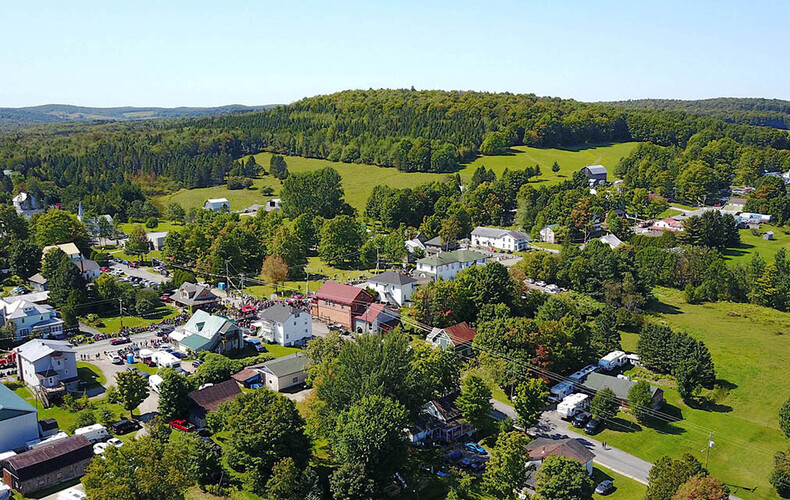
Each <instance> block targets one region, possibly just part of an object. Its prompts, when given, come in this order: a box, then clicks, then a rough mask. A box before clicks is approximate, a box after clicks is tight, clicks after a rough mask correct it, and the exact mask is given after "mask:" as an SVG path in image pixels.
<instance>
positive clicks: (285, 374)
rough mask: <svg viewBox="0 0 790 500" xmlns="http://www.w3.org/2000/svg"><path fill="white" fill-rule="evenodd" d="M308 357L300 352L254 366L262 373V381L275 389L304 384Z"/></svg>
mask: <svg viewBox="0 0 790 500" xmlns="http://www.w3.org/2000/svg"><path fill="white" fill-rule="evenodd" d="M307 362H308V359H307V357H306V356H304V355H303V354H302V353H300V352H295V353H293V354H290V355H288V356H283V357H281V358H277V359H273V360H271V361H266V362H265V363H261V364H260V365H255V366H252V367H251V368H254V369H257V370H258V371H259V372H260V373H261V382H262V383H263V384H264V385H265V386H266V387H267V388H269V389H271V390H273V391H282V390H285V389H288V388H289V387H293V386H295V385H299V384H303V383H304V381H305V379H306V378H307V370H306V368H307Z"/></svg>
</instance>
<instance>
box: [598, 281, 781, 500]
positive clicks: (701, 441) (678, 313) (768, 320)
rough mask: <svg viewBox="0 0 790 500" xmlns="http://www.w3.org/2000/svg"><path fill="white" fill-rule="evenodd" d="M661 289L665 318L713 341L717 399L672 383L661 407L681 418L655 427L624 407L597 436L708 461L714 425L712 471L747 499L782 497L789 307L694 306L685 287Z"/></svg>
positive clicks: (631, 341)
mask: <svg viewBox="0 0 790 500" xmlns="http://www.w3.org/2000/svg"><path fill="white" fill-rule="evenodd" d="M655 295H656V297H657V298H658V299H659V301H660V304H659V307H658V308H657V310H658V311H659V318H660V319H661V320H662V321H664V322H666V323H667V324H669V325H670V326H671V327H672V328H673V329H676V330H679V331H685V332H687V333H689V334H690V335H692V336H694V337H695V338H697V339H700V340H703V341H704V342H705V344H706V345H707V346H708V348H709V349H710V352H711V355H712V357H713V361H714V363H715V365H716V374H717V377H718V378H719V379H720V385H721V387H722V389H720V390H719V394H718V397H717V398H716V399H715V402H711V403H710V404H708V405H705V406H699V405H695V408H690V407H689V406H687V405H686V404H684V403H683V402H682V401H681V399H680V397H679V396H678V394H677V391H675V390H674V389H672V388H670V387H665V388H664V389H665V397H666V400H667V403H668V404H667V406H665V407H664V408H663V409H662V412H663V413H664V414H666V415H667V417H671V418H667V419H668V420H669V419H671V420H674V419H677V418H681V419H682V420H680V421H677V422H675V423H666V422H665V423H661V425H656V426H655V427H653V428H650V427H640V426H638V425H637V424H635V423H633V421H632V419H631V417H630V416H627V415H623V414H621V415H620V418H618V420H617V421H616V424H615V425H614V427H615V429H614V430H605V431H604V432H602V433H601V435H600V436H599V437H598V439H600V440H605V441H606V442H607V443H609V444H611V445H613V446H615V447H618V448H621V449H624V450H626V451H629V452H630V453H633V454H635V455H637V456H639V457H641V458H643V459H645V460H648V461H651V462H652V461H655V460H656V459H658V458H659V457H661V456H662V455H671V456H679V455H680V454H682V453H684V452H689V453H691V454H693V455H694V456H696V457H697V458H699V459H700V460H702V461H704V455H703V454H702V453H701V452H700V450H703V449H704V448H705V443H706V440H707V436H708V433H709V432H710V431H713V432H714V434H713V441H714V442H715V445H714V447H713V449H712V450H711V454H710V466H709V469H710V471H711V473H712V474H713V475H715V476H717V477H719V478H720V479H721V480H723V481H724V482H726V483H727V484H729V485H730V487H731V488H733V490H734V491H733V493H734V494H735V495H737V496H739V497H741V498H745V499H756V498H777V496H776V494H775V492H774V490H773V489H772V488H771V486H770V485H769V484H768V475H769V473H770V470H771V468H772V464H773V454H774V453H775V452H776V451H778V450H780V449H783V448H786V447H787V440H786V439H785V438H784V437H783V436H782V434H781V432H780V431H779V429H778V422H777V411H778V409H779V407H780V406H781V405H782V403H783V402H784V401H785V400H786V399H787V397H788V395H790V378H788V377H787V375H786V372H787V367H788V366H790V336H788V335H783V333H786V332H790V313H781V312H778V311H774V310H772V309H767V308H763V307H759V306H754V305H751V304H734V303H728V302H720V303H716V304H701V305H690V304H686V303H685V302H684V301H683V293H682V292H680V291H676V290H670V289H665V288H657V289H656V290H655ZM636 337H637V336H636V335H634V334H627V333H626V334H624V335H623V339H624V344H625V347H627V348H629V349H632V348H633V347H634V345H635V339H636ZM768 353H770V355H767V354H768ZM640 429H641V430H640ZM746 488H749V489H751V488H757V489H756V491H754V492H751V491H748V490H746Z"/></svg>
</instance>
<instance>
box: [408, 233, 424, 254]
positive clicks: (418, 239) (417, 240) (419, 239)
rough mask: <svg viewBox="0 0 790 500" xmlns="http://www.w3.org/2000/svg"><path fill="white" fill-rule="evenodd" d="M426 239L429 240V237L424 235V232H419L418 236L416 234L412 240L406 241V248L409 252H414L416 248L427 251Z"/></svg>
mask: <svg viewBox="0 0 790 500" xmlns="http://www.w3.org/2000/svg"><path fill="white" fill-rule="evenodd" d="M426 241H427V238H426V237H425V236H423V234H422V233H417V236H415V237H414V238H412V239H410V240H406V243H405V245H406V250H408V251H409V253H414V251H415V250H422V251H423V252H424V251H425V242H426Z"/></svg>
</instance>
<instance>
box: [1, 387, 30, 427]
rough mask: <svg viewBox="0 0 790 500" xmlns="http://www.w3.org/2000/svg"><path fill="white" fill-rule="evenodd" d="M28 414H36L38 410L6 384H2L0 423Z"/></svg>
mask: <svg viewBox="0 0 790 500" xmlns="http://www.w3.org/2000/svg"><path fill="white" fill-rule="evenodd" d="M27 413H36V409H35V408H33V405H31V404H30V403H28V402H27V401H25V400H24V399H23V398H22V397H21V396H19V395H18V394H17V393H15V392H14V391H12V390H11V389H9V388H8V387H6V386H5V384H0V421H3V420H8V419H10V418H14V417H17V416H19V415H24V414H27Z"/></svg>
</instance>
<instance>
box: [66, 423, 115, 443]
mask: <svg viewBox="0 0 790 500" xmlns="http://www.w3.org/2000/svg"><path fill="white" fill-rule="evenodd" d="M74 435H75V436H85V437H86V438H88V441H90V442H91V443H98V442H99V441H104V440H105V439H109V438H110V433H109V432H107V428H106V427H104V426H103V425H101V424H93V425H89V426H87V427H80V428H79V429H76V430H75V431H74Z"/></svg>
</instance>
